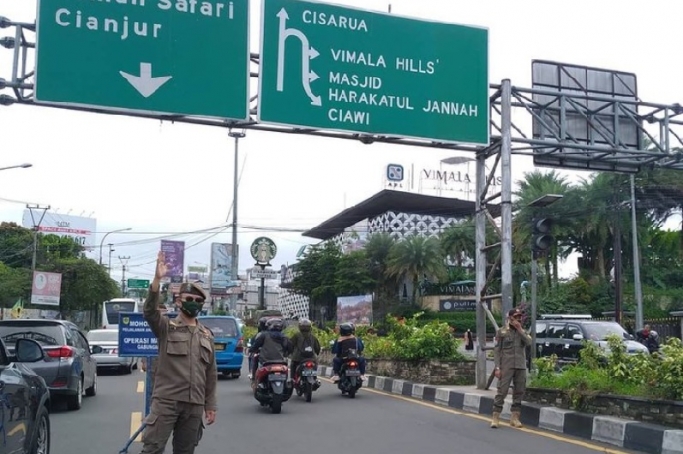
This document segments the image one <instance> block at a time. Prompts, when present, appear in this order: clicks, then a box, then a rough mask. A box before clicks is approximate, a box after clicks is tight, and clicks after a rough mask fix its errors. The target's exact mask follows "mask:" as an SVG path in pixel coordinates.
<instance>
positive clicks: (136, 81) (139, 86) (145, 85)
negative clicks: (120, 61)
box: [119, 63, 172, 98]
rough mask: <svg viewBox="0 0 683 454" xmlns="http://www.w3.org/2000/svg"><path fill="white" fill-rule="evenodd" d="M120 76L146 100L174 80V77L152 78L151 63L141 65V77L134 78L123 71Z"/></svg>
mask: <svg viewBox="0 0 683 454" xmlns="http://www.w3.org/2000/svg"><path fill="white" fill-rule="evenodd" d="M119 74H121V75H122V76H123V77H124V78H125V79H126V80H127V81H128V82H129V83H130V84H131V85H132V86H133V88H135V89H136V90H137V91H138V92H139V93H140V94H141V95H142V96H144V97H145V98H149V97H150V96H152V95H153V94H154V93H155V92H156V91H157V90H158V89H159V88H161V86H162V85H164V84H165V83H166V82H168V81H169V80H170V79H171V78H172V76H164V77H152V64H151V63H140V75H139V76H134V75H132V74H128V73H126V72H123V71H119Z"/></svg>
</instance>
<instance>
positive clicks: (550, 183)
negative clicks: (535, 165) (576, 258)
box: [512, 170, 574, 286]
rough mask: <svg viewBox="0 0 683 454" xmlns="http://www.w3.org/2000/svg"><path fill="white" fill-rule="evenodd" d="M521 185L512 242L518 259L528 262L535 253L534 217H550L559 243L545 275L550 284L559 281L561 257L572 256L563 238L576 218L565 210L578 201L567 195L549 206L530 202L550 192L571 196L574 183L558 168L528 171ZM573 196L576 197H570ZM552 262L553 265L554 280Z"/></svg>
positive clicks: (555, 246) (554, 247)
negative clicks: (541, 206)
mask: <svg viewBox="0 0 683 454" xmlns="http://www.w3.org/2000/svg"><path fill="white" fill-rule="evenodd" d="M518 185H519V189H518V190H517V191H516V192H515V193H514V194H515V196H517V200H516V201H515V203H514V206H513V209H514V210H515V217H514V220H513V226H512V236H513V240H512V241H513V244H514V246H515V251H516V252H515V255H516V259H517V261H520V262H527V261H528V260H529V257H530V255H531V250H530V246H531V237H532V232H531V225H532V220H533V219H534V218H536V217H538V216H544V217H546V216H548V217H551V218H553V220H554V221H555V225H554V227H553V233H554V234H555V238H556V242H555V245H554V246H553V247H552V249H551V251H550V254H549V257H548V258H547V259H546V260H545V274H546V277H547V279H548V285H549V286H550V285H551V283H552V282H553V281H554V282H557V280H558V267H559V266H558V262H559V259H560V258H565V257H566V256H567V255H568V253H567V251H566V248H564V244H563V242H562V239H563V238H564V237H565V236H566V235H567V232H569V231H571V230H572V229H573V228H574V221H573V218H572V217H570V216H565V215H562V213H563V212H567V211H568V207H569V206H570V204H571V203H572V202H574V200H566V197H565V198H563V199H562V200H559V201H558V202H556V203H554V204H553V205H551V206H548V207H545V208H537V207H530V206H529V204H530V203H531V202H533V201H534V200H536V199H538V198H539V197H543V196H544V195H546V194H558V195H562V196H567V195H568V194H569V193H570V191H571V185H570V184H569V183H568V182H567V179H566V177H563V176H562V175H560V174H559V173H557V172H556V171H554V170H553V171H550V172H542V171H539V170H534V171H533V172H528V173H525V174H524V180H521V181H518ZM569 199H573V198H572V197H569ZM520 254H521V255H520ZM551 263H552V264H553V267H552V281H551V269H550V264H551Z"/></svg>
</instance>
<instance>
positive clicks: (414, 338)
mask: <svg viewBox="0 0 683 454" xmlns="http://www.w3.org/2000/svg"><path fill="white" fill-rule="evenodd" d="M421 315H422V314H421V313H418V314H415V315H413V316H412V317H411V318H409V319H407V320H405V322H403V323H399V322H398V320H396V319H395V318H394V317H392V316H391V315H388V316H387V318H386V325H387V327H388V329H389V331H388V335H387V336H386V337H377V336H374V335H368V336H366V337H364V338H363V340H364V342H365V344H366V352H365V354H366V356H368V357H369V358H373V357H374V358H385V359H397V360H408V361H415V360H430V359H437V360H465V359H466V358H465V356H464V355H463V354H462V353H460V351H459V350H458V347H459V345H460V341H459V340H458V339H456V338H454V337H453V336H452V334H451V331H450V327H449V326H448V324H447V323H443V322H438V321H432V322H429V323H427V324H424V325H422V324H420V323H419V321H418V320H419V317H420V316H421Z"/></svg>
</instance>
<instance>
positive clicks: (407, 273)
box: [387, 235, 446, 303]
mask: <svg viewBox="0 0 683 454" xmlns="http://www.w3.org/2000/svg"><path fill="white" fill-rule="evenodd" d="M387 273H388V275H389V276H390V277H394V278H397V279H404V278H405V279H409V280H410V281H411V282H412V283H413V295H412V301H413V303H416V302H417V288H418V284H419V281H420V279H421V278H422V277H424V276H427V277H429V278H436V280H440V279H442V278H443V277H444V276H445V274H446V267H445V264H444V256H443V253H442V252H441V246H440V244H439V240H437V239H436V238H427V237H423V236H417V235H414V236H411V237H408V238H407V239H404V240H402V241H399V242H397V243H396V244H395V245H394V247H393V248H392V249H391V252H390V253H389V261H388V263H387Z"/></svg>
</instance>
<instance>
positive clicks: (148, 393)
mask: <svg viewBox="0 0 683 454" xmlns="http://www.w3.org/2000/svg"><path fill="white" fill-rule="evenodd" d="M153 359H154V356H146V357H145V361H146V362H147V371H146V372H145V413H144V417H143V418H142V424H141V425H140V427H139V428H138V430H136V431H135V433H134V434H133V435H132V436H131V437H130V438H129V439H128V441H127V442H126V444H125V446H124V447H123V448H121V450H120V451H119V454H128V448H130V445H132V444H133V442H135V439H136V438H138V436H139V435H140V434H141V433H142V431H143V430H145V427H147V423H146V422H145V420H146V419H147V416H148V415H149V412H150V409H151V406H152V360H153Z"/></svg>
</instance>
